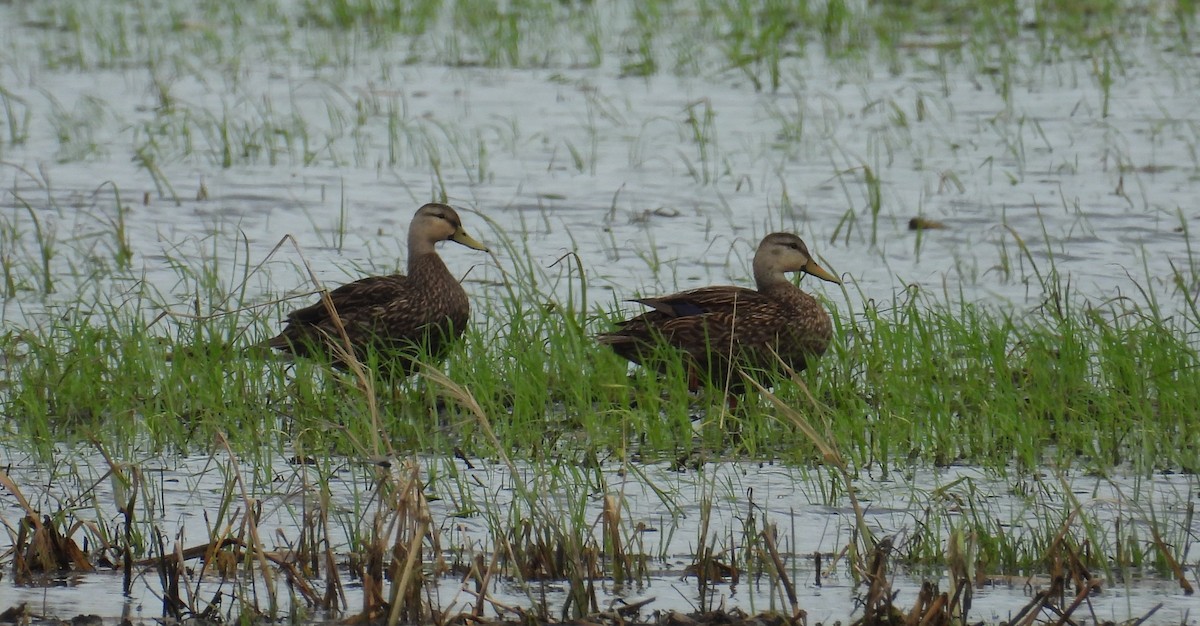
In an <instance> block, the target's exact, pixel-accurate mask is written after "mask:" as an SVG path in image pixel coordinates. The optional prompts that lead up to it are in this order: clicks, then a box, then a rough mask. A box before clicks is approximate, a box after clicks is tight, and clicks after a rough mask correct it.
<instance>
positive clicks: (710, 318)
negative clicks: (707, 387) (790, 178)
mask: <svg viewBox="0 0 1200 626" xmlns="http://www.w3.org/2000/svg"><path fill="white" fill-rule="evenodd" d="M793 271H803V272H806V273H809V274H812V275H814V276H817V277H818V278H822V279H824V280H828V281H831V282H840V281H838V279H837V278H836V277H835V276H833V275H832V274H830V273H829V272H827V271H825V270H824V269H823V268H821V267H820V266H819V265H817V264H816V263H815V262H814V261H813V260H812V258H811V257H810V256H809V253H808V248H807V247H806V246H805V245H804V242H803V241H801V240H800V238H799V237H796V236H795V235H792V234H789V233H773V234H771V235H768V236H767V237H766V238H764V239H763V241H762V243H761V244H759V248H758V251H757V253H756V254H755V258H754V274H755V282H756V283H757V286H758V289H757V290H754V289H746V288H743V287H733V286H720V287H704V288H701V289H693V290H690V291H684V292H680V293H676V294H672V295H669V296H660V297H655V298H641V299H638V300H635V302H640V303H641V304H644V305H646V306H649V307H651V308H652V309H653V310H652V311H647V312H646V313H643V314H641V315H639V316H637V317H634V318H632V319H629V320H625V321H623V322H620V323H619V324H618V329H617V330H615V331H613V332H610V333H605V334H602V335H600V336H599V337H598V339H599V341H600V343H602V344H605V345H608V346H610V347H611V348H612V349H613V350H614V351H615V352H616V353H617V354H619V355H621V356H622V357H624V358H626V359H628V360H630V361H632V362H634V363H638V364H643V363H646V362H647V361H648V360H650V359H651V358H652V355H653V354H654V353H655V350H656V349H659V350H661V347H662V346H669V347H670V348H673V349H675V350H678V351H681V352H683V353H684V354H685V355H686V364H687V367H688V368H689V370H690V371H691V373H692V374H693V375H695V376H696V377H697V378H704V379H707V380H708V381H709V382H710V383H711V384H712V385H714V386H716V387H720V388H725V387H726V386H727V385H728V389H729V390H730V392H732V393H742V392H744V390H745V385H744V382H743V381H742V379H741V376H740V375H738V374H737V373H736V372H732V373H731V371H730V370H731V364H732V363H735V362H736V363H737V364H738V365H740V367H741V368H742V370H743V371H745V372H746V373H747V374H749V375H751V376H755V372H760V373H761V372H764V371H766V372H774V371H778V370H779V362H780V360H782V361H783V363H785V364H787V366H788V367H790V368H791V369H793V370H795V371H801V370H804V369H805V368H806V367H808V366H809V365H810V364H811V362H812V361H813V360H814V359H816V358H817V357H819V356H821V355H822V354H824V353H825V350H826V349H827V348H828V347H829V342H830V340H831V338H832V336H833V325H832V323H831V322H830V319H829V314H828V313H826V312H825V309H824V308H822V306H821V303H820V302H818V301H817V299H816V298H814V297H812V296H811V295H809V294H807V293H805V292H803V291H801V290H800V289H799V288H798V287H796V286H795V285H793V284H792V283H791V282H789V281H788V280H787V277H786V276H785V272H793ZM776 355H778V357H776ZM755 378H756V379H760V380H761V378H760V377H758V376H755Z"/></svg>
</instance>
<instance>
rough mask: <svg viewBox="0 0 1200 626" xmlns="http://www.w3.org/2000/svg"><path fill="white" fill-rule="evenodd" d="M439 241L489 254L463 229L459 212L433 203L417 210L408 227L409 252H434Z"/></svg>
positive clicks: (485, 248) (485, 247) (483, 246)
mask: <svg viewBox="0 0 1200 626" xmlns="http://www.w3.org/2000/svg"><path fill="white" fill-rule="evenodd" d="M439 241H453V242H455V243H460V244H462V245H464V246H466V247H468V248H471V249H473V250H482V251H483V252H487V251H488V249H487V246H485V245H483V244H481V243H479V242H478V241H476V240H475V238H474V237H471V236H470V235H468V234H467V231H466V230H464V229H463V226H462V220H461V219H459V217H458V211H455V210H454V209H452V208H450V206H448V205H445V204H440V203H437V202H431V203H429V204H426V205H425V206H423V207H421V208H420V209H417V214H416V215H414V216H413V219H412V223H411V224H409V226H408V247H409V250H418V251H426V250H428V251H432V250H433V244H435V243H437V242H439Z"/></svg>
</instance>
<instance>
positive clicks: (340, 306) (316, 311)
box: [267, 204, 487, 376]
mask: <svg viewBox="0 0 1200 626" xmlns="http://www.w3.org/2000/svg"><path fill="white" fill-rule="evenodd" d="M445 240H450V241H455V242H458V243H461V244H463V245H465V246H467V247H470V248H474V249H476V250H486V249H487V248H485V247H484V246H483V245H482V244H480V243H479V242H477V241H475V240H474V239H472V238H471V237H470V236H469V235H467V234H466V232H465V231H464V230H463V228H462V223H461V221H460V220H459V217H458V213H456V212H455V211H454V209H452V208H450V207H448V206H446V205H444V204H427V205H425V206H423V207H421V208H420V210H418V211H417V214H416V215H415V216H414V217H413V221H412V224H411V225H410V226H409V233H408V249H409V256H408V274H407V275H404V274H393V275H390V276H370V277H367V278H363V279H361V280H357V281H354V282H352V283H349V284H346V285H342V286H341V287H338V288H337V289H334V290H333V291H331V292H329V302H328V303H327V302H325V301H324V300H320V301H317V302H316V303H314V304H311V305H309V306H306V307H304V308H302V309H297V310H295V311H292V312H291V313H290V314H288V317H287V326H286V327H285V328H284V329H283V332H281V333H279V334H278V335H276V336H275V337H273V338H271V339H269V340H268V341H267V345H268V346H270V347H272V348H275V349H277V350H281V351H284V352H287V353H290V354H292V355H295V356H303V357H311V356H318V355H325V356H327V357H328V358H330V359H331V360H332V361H333V363H334V365H335V366H338V367H341V368H345V367H346V365H347V364H346V361H345V358H344V356H345V355H344V352H345V350H344V345H345V344H344V341H343V340H342V338H341V337H342V334H341V331H340V330H339V328H338V322H339V320H340V322H341V326H342V327H343V328H345V331H346V337H347V338H348V339H349V341H350V345H351V347H352V349H353V352H354V356H355V358H357V359H358V360H359V361H361V362H364V363H366V362H368V359H369V358H370V353H371V352H375V353H376V354H377V355H378V358H379V362H380V365H381V367H382V368H384V369H385V371H386V373H389V374H391V375H392V376H407V375H409V374H410V373H412V371H413V369H414V368H415V366H416V361H415V360H416V359H419V358H428V359H430V360H431V361H435V362H436V361H440V360H441V359H442V358H443V357H444V356H445V354H446V351H447V350H448V349H449V348H450V346H451V345H453V343H454V342H455V341H457V340H458V339H459V337H461V336H462V334H463V331H465V330H466V327H467V320H468V318H469V317H470V312H471V305H470V302H469V301H468V300H467V293H466V291H464V290H463V288H462V285H461V284H459V282H458V280H457V279H456V278H455V277H454V275H453V274H451V273H450V270H449V269H448V268H447V267H446V264H445V263H443V262H442V259H441V257H439V256H438V254H437V252H436V250H435V249H434V244H436V243H437V242H439V241H445ZM330 304H332V307H333V310H335V311H337V317H336V318H335V317H334V315H332V312H331V311H330V307H329V305H330Z"/></svg>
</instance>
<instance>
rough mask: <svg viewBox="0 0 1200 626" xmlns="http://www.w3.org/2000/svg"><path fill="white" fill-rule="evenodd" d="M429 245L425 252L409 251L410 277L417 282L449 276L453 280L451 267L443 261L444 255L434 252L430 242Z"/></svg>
mask: <svg viewBox="0 0 1200 626" xmlns="http://www.w3.org/2000/svg"><path fill="white" fill-rule="evenodd" d="M427 247H428V248H429V250H428V251H426V252H424V253H420V254H416V253H409V255H408V279H409V280H411V281H416V282H431V281H438V280H444V279H445V278H446V277H449V278H450V279H451V280H453V278H454V277H453V276H452V275H451V274H450V269H449V268H447V267H446V264H445V263H443V262H442V257H440V256H438V255H437V252H434V250H433V245H432V244H430V245H429V246H427Z"/></svg>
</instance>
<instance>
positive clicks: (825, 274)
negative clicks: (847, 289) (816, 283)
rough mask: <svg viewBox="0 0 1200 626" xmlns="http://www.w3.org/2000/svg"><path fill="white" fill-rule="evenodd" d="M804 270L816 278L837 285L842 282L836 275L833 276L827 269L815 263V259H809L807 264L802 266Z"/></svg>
mask: <svg viewBox="0 0 1200 626" xmlns="http://www.w3.org/2000/svg"><path fill="white" fill-rule="evenodd" d="M804 271H805V272H806V273H808V274H812V275H813V276H816V277H817V278H820V279H821V280H827V281H829V282H831V283H837V284H839V285H840V284H842V281H841V279H840V278H838V277H837V276H834V275H833V274H830V273H829V271H828V270H826V269H825V268H823V267H821V266H820V265H817V262H816V261H813V260H809V262H808V264H807V265H805V266H804Z"/></svg>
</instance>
